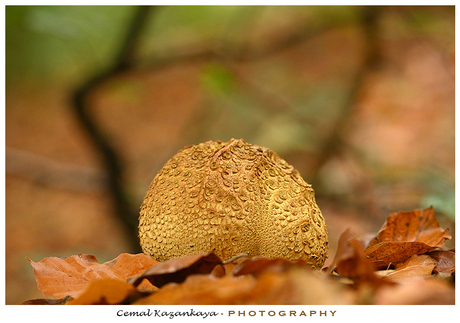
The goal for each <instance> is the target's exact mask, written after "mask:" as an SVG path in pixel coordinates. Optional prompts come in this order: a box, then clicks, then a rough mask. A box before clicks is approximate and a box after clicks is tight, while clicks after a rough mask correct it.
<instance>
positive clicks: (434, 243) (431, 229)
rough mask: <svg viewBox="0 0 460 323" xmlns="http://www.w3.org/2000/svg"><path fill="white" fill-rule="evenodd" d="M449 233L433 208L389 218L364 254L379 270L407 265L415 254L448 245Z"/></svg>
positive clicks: (394, 215)
mask: <svg viewBox="0 0 460 323" xmlns="http://www.w3.org/2000/svg"><path fill="white" fill-rule="evenodd" d="M450 238H451V236H450V234H449V230H448V229H446V230H443V229H442V228H440V226H439V223H438V221H437V219H436V217H435V215H434V209H433V208H432V207H430V208H428V209H425V210H414V211H411V212H397V213H392V214H390V215H389V217H388V218H387V220H386V221H385V223H384V224H383V226H382V228H381V229H380V231H379V232H378V234H377V235H376V236H375V238H374V239H372V240H371V242H370V243H369V245H368V247H367V248H366V250H365V251H364V253H365V255H366V257H367V258H368V259H369V260H371V261H372V262H373V263H374V265H375V266H376V267H377V268H379V269H384V268H388V267H389V266H390V265H396V264H398V263H402V262H405V261H406V260H407V259H409V258H410V257H411V256H412V255H414V254H417V255H420V254H424V253H426V252H428V251H431V250H433V249H436V248H440V247H442V246H443V245H444V243H445V241H446V240H447V239H450Z"/></svg>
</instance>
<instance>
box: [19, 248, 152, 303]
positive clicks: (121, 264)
mask: <svg viewBox="0 0 460 323" xmlns="http://www.w3.org/2000/svg"><path fill="white" fill-rule="evenodd" d="M27 260H29V261H30V263H31V265H32V267H33V269H34V275H35V280H36V281H37V286H38V288H39V289H40V290H41V291H42V292H43V294H44V295H45V297H49V296H53V297H56V298H61V297H64V296H67V295H69V296H72V297H74V298H76V297H78V296H79V295H80V294H81V293H82V292H83V290H84V289H85V288H86V287H88V285H89V284H90V283H91V282H92V281H95V280H98V279H106V278H111V279H117V280H120V281H125V280H126V279H127V278H128V277H129V276H131V275H135V274H138V273H140V272H142V271H144V270H145V269H147V268H149V267H151V266H152V264H154V263H156V260H154V259H153V258H152V257H150V256H148V255H145V254H137V255H131V254H125V253H123V254H121V255H119V256H118V257H117V258H115V259H113V260H111V261H108V262H105V263H103V264H99V263H98V262H97V259H96V257H94V256H92V255H88V254H80V255H74V256H71V257H68V258H58V257H47V258H45V259H43V260H41V261H39V262H34V261H32V260H31V259H30V258H27Z"/></svg>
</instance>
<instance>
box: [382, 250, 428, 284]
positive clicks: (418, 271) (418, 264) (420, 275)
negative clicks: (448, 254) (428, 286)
mask: <svg viewBox="0 0 460 323" xmlns="http://www.w3.org/2000/svg"><path fill="white" fill-rule="evenodd" d="M436 264H437V261H436V260H435V259H433V258H432V257H430V256H428V255H412V257H410V258H409V259H408V260H407V261H406V262H404V263H402V264H398V265H397V266H396V269H395V270H393V271H392V272H391V273H389V274H387V275H386V276H384V277H383V279H386V280H390V281H393V282H397V283H400V284H408V283H412V282H413V281H415V280H418V279H425V278H427V277H429V276H431V273H432V272H433V269H434V267H435V266H436Z"/></svg>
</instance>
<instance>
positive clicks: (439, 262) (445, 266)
mask: <svg viewBox="0 0 460 323" xmlns="http://www.w3.org/2000/svg"><path fill="white" fill-rule="evenodd" d="M450 238H451V236H450V234H449V231H448V229H446V230H444V229H442V228H441V227H440V225H439V223H438V221H437V219H436V217H435V213H434V209H433V208H432V207H431V208H428V209H425V210H414V211H411V212H397V213H392V214H390V215H389V217H388V218H387V220H386V221H385V223H384V224H383V226H382V227H381V229H380V230H379V232H378V233H377V235H376V236H375V237H374V238H373V239H371V240H370V242H369V244H368V245H367V246H366V245H365V242H364V240H363V239H359V238H357V237H355V235H354V233H353V232H352V231H351V230H349V229H347V230H345V231H344V232H343V233H342V234H341V236H340V237H339V242H338V247H337V251H336V253H335V255H334V258H333V261H332V263H331V264H330V265H329V266H328V267H324V268H323V269H322V270H314V269H312V268H310V265H309V264H307V263H305V262H303V261H297V262H293V261H289V260H287V259H282V258H276V259H268V258H261V257H252V258H251V257H247V255H240V256H239V257H235V258H233V259H231V260H229V261H227V262H222V260H221V259H220V258H219V257H218V256H217V255H215V254H214V253H202V254H198V255H191V256H184V257H180V258H175V259H170V260H167V261H164V262H158V261H156V260H154V259H153V258H151V257H150V256H148V255H145V254H136V255H131V254H121V255H120V256H118V257H117V258H115V259H113V260H112V261H108V262H105V263H103V264H99V263H98V262H97V259H96V257H94V256H92V255H86V254H80V255H74V256H72V257H68V258H64V259H62V258H57V257H48V258H45V259H43V260H41V261H39V262H34V261H32V260H30V259H29V258H27V259H28V260H29V261H30V263H31V265H32V267H33V269H34V275H35V279H36V281H37V286H38V288H39V289H40V290H41V291H42V292H43V294H44V296H45V297H52V298H44V299H34V300H28V301H25V302H24V303H23V304H29V305H30V304H50V305H58V304H68V305H71V304H86V305H90V304H136V305H140V304H149V305H152V304H170V305H178V304H183V305H185V304H196V305H198V304H200V305H217V304H220V305H230V304H239V305H241V304H260V305H262V304H263V305H269V304H279V305H287V304H292V305H294V304H322V305H327V304H329V305H332V304H334V305H338V304H344V305H346V304H374V305H379V304H454V303H455V300H454V294H455V289H454V276H455V250H453V249H452V250H443V249H441V248H442V247H443V246H444V243H445V241H446V240H447V239H450ZM312 291H314V292H312Z"/></svg>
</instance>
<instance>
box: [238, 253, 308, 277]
mask: <svg viewBox="0 0 460 323" xmlns="http://www.w3.org/2000/svg"><path fill="white" fill-rule="evenodd" d="M307 265H309V264H308V263H307V262H306V261H305V260H303V259H298V260H297V261H290V260H289V259H283V258H275V259H269V258H261V257H253V258H250V259H247V260H246V261H245V262H243V263H241V264H239V265H238V266H237V267H236V268H235V269H234V270H233V273H232V274H233V275H234V276H240V275H248V274H258V273H261V272H263V271H264V270H266V269H269V268H270V269H275V270H278V271H283V270H286V269H288V268H290V267H292V266H307ZM310 266H311V265H310Z"/></svg>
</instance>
